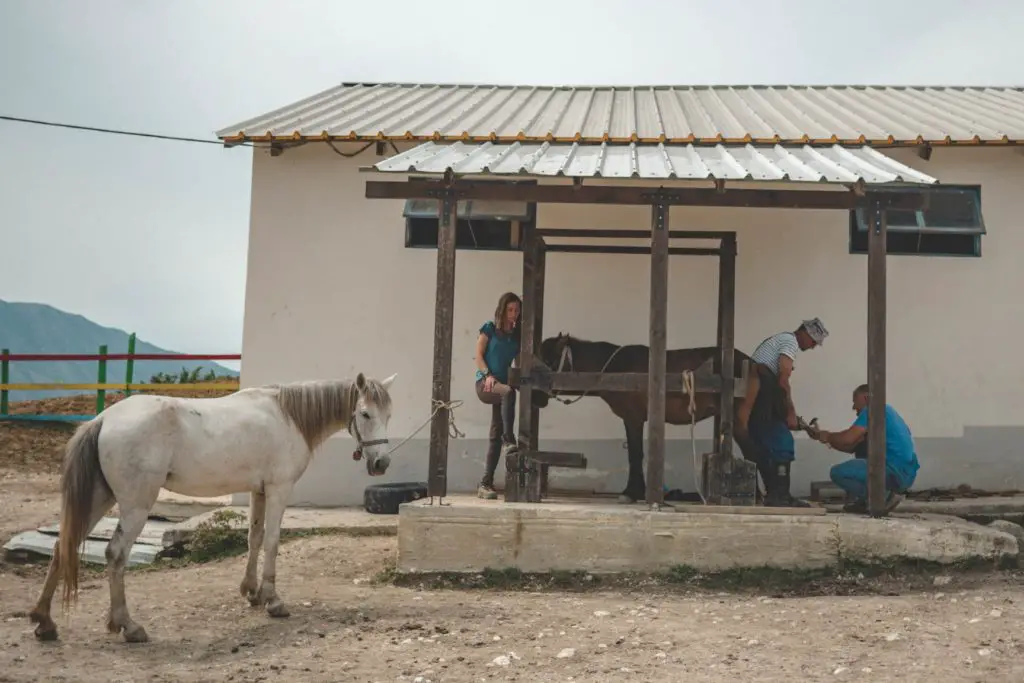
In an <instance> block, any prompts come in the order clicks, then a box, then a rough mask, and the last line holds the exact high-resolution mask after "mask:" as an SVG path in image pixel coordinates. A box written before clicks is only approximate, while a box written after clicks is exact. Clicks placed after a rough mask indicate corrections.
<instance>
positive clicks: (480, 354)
mask: <svg viewBox="0 0 1024 683" xmlns="http://www.w3.org/2000/svg"><path fill="white" fill-rule="evenodd" d="M521 311H522V301H521V300H520V298H519V297H518V296H516V295H515V294H514V293H512V292H506V293H504V294H502V295H501V298H500V299H498V307H497V308H496V309H495V311H494V320H488V321H487V322H485V323H484V324H483V325H482V326H481V327H480V336H479V337H478V338H477V342H476V359H475V360H476V395H477V398H479V399H480V401H481V402H483V403H486V404H488V405H490V406H491V429H490V434H489V435H488V438H489V440H490V443H489V445H488V448H487V469H486V470H485V471H484V477H483V479H481V480H480V487H479V488H478V489H477V495H479V496H480V497H481V498H488V499H494V498H497V497H498V494H497V493H495V491H494V471H495V470H496V469H497V468H498V459H499V458H500V457H501V455H502V453H505V454H508V453H509V452H510V451H512V450H514V449H515V448H516V437H515V416H516V390H515V389H513V388H512V387H510V386H509V385H508V371H509V368H510V367H511V366H512V361H513V360H515V358H516V357H517V356H518V355H519V332H520V328H519V316H520V313H521Z"/></svg>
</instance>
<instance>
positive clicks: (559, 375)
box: [509, 360, 745, 396]
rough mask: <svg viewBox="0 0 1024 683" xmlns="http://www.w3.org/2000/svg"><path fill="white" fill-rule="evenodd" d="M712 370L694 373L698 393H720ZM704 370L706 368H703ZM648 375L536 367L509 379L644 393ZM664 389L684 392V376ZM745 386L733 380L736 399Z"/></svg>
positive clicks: (668, 380)
mask: <svg viewBox="0 0 1024 683" xmlns="http://www.w3.org/2000/svg"><path fill="white" fill-rule="evenodd" d="M710 365H711V361H710V360H709V362H708V366H709V369H708V371H707V373H706V374H700V375H698V373H697V372H695V373H694V378H693V382H694V386H695V388H696V389H697V391H698V392H702V393H703V392H708V393H718V392H719V391H721V387H722V378H721V377H720V376H718V375H712V374H710V373H711V370H710ZM702 367H703V366H702ZM648 376H649V374H648V373H646V372H603V373H602V372H553V371H550V370H541V369H537V368H534V369H533V371H532V373H531V374H529V375H525V374H523V373H522V372H520V373H516V374H515V375H511V374H510V376H509V383H510V386H533V387H536V388H538V389H543V390H548V391H565V392H568V391H587V390H590V391H631V392H632V391H644V390H646V388H647V385H648ZM665 390H666V391H667V392H669V393H681V392H682V391H683V376H682V374H680V373H671V374H669V375H666V377H665ZM744 391H745V387H744V386H743V385H742V384H741V380H740V379H737V378H733V396H737V395H742V392H744Z"/></svg>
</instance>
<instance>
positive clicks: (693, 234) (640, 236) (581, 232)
mask: <svg viewBox="0 0 1024 683" xmlns="http://www.w3.org/2000/svg"><path fill="white" fill-rule="evenodd" d="M537 234H538V235H540V236H541V237H580V238H583V237H587V238H593V239H636V240H646V239H649V238H650V236H651V235H650V233H648V232H647V231H646V230H609V229H601V228H598V229H592V228H576V229H574V228H539V229H538V230H537ZM730 237H731V238H733V239H735V238H736V233H735V232H728V231H723V230H669V231H668V238H669V239H670V240H676V239H690V240H722V239H728V238H730Z"/></svg>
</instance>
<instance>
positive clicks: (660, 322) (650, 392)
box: [647, 204, 669, 506]
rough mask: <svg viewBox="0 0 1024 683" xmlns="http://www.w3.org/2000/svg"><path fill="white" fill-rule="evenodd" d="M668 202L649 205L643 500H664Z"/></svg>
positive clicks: (655, 501)
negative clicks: (645, 444)
mask: <svg viewBox="0 0 1024 683" xmlns="http://www.w3.org/2000/svg"><path fill="white" fill-rule="evenodd" d="M668 211H669V209H668V206H667V205H665V204H655V205H654V206H652V207H651V302H650V303H651V308H650V311H651V315H650V321H651V336H650V349H651V352H650V354H648V364H647V503H648V505H651V506H660V505H661V504H662V503H664V502H665V366H666V363H667V357H668V356H667V352H668V347H667V337H668V329H667V328H668Z"/></svg>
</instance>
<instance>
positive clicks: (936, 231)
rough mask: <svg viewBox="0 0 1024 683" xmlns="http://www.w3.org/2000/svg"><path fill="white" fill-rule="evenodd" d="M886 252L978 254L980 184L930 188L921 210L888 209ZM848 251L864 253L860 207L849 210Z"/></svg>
mask: <svg viewBox="0 0 1024 683" xmlns="http://www.w3.org/2000/svg"><path fill="white" fill-rule="evenodd" d="M888 219H889V220H888V230H887V234H886V247H887V249H886V253H888V254H892V255H897V256H908V255H920V256H981V237H982V235H984V234H985V222H984V220H983V219H982V216H981V187H980V186H978V185H967V186H957V187H948V186H947V187H943V188H940V189H936V190H932V191H931V200H930V203H929V208H927V209H925V210H923V211H889V212H888ZM850 253H851V254H866V253H868V231H867V224H866V218H865V215H864V210H863V209H854V210H853V211H850Z"/></svg>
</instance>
